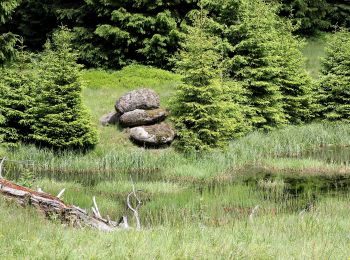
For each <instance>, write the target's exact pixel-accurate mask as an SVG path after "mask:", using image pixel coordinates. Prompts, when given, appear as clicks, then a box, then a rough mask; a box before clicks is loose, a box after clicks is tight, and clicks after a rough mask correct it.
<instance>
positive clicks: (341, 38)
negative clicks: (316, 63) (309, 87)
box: [319, 29, 350, 123]
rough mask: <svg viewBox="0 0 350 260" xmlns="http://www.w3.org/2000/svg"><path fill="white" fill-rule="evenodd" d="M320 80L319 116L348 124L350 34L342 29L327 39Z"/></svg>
mask: <svg viewBox="0 0 350 260" xmlns="http://www.w3.org/2000/svg"><path fill="white" fill-rule="evenodd" d="M322 65H323V68H322V77H321V80H320V93H319V103H320V105H321V106H320V116H321V118H322V119H326V120H329V121H343V122H347V123H350V32H349V31H347V30H345V29H342V30H340V31H338V32H337V33H335V34H334V35H332V36H331V37H329V38H328V45H327V47H326V56H325V58H324V60H323V64H322Z"/></svg>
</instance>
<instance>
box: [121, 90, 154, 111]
mask: <svg viewBox="0 0 350 260" xmlns="http://www.w3.org/2000/svg"><path fill="white" fill-rule="evenodd" d="M159 106H160V100H159V95H158V94H157V93H156V92H154V91H153V90H152V89H146V88H144V89H138V90H134V91H130V92H128V93H126V94H125V95H124V96H122V97H121V98H119V100H118V101H117V103H116V105H115V108H116V110H117V112H118V113H119V114H124V113H126V112H129V111H133V110H135V109H155V108H159Z"/></svg>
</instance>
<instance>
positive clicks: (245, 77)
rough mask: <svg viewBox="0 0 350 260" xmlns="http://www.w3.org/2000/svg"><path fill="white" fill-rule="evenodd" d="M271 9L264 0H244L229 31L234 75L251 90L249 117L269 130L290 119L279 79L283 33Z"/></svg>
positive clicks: (231, 64) (249, 92) (260, 127)
mask: <svg viewBox="0 0 350 260" xmlns="http://www.w3.org/2000/svg"><path fill="white" fill-rule="evenodd" d="M270 8H271V7H270V6H268V5H266V4H264V3H262V2H260V1H244V3H242V4H241V6H240V11H239V14H238V22H237V23H234V24H233V25H232V26H230V27H229V28H228V31H227V32H226V34H227V35H228V37H229V38H228V39H229V42H230V44H231V45H232V46H231V50H230V51H231V53H229V54H228V55H229V56H230V57H231V59H230V76H231V77H232V78H233V79H234V80H237V81H238V82H240V83H241V84H242V85H243V86H244V88H245V89H246V90H247V100H248V105H249V106H250V107H251V110H250V112H249V113H248V119H249V120H250V122H251V123H252V125H253V127H255V128H258V129H265V130H269V129H271V128H275V127H280V126H282V125H284V124H286V123H287V122H288V121H287V115H286V113H285V111H284V108H283V95H282V92H281V86H280V84H279V82H278V77H279V74H280V71H281V67H280V64H279V61H280V59H281V57H280V54H281V53H280V51H279V50H278V48H279V47H280V44H279V40H280V39H279V32H278V28H277V26H276V20H275V17H274V15H273V14H274V13H273V12H272V11H271V10H270Z"/></svg>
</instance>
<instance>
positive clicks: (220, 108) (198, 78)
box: [172, 10, 243, 151]
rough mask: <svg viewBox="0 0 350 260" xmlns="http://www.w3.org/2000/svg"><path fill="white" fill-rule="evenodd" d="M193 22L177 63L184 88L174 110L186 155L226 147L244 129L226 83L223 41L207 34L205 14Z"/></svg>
mask: <svg viewBox="0 0 350 260" xmlns="http://www.w3.org/2000/svg"><path fill="white" fill-rule="evenodd" d="M193 19H194V20H193V26H192V27H187V34H186V40H185V43H184V44H183V46H182V50H181V51H180V53H179V56H178V60H177V62H176V68H177V71H178V72H179V73H181V74H182V75H183V84H182V85H181V86H179V88H178V90H177V92H176V97H175V99H174V100H173V106H172V114H173V120H174V122H175V125H176V128H177V130H178V137H179V140H178V142H177V147H178V148H179V149H181V150H183V151H193V150H194V151H203V150H209V149H211V148H216V147H224V146H225V145H226V144H227V141H228V140H229V139H230V138H234V137H235V136H236V135H237V134H238V133H237V132H239V131H241V130H242V129H241V127H242V125H243V123H242V121H243V116H242V113H241V112H240V111H241V109H240V107H239V105H237V104H236V103H234V102H232V98H231V97H230V93H229V91H228V90H230V88H228V87H227V86H226V85H225V83H224V81H223V73H224V71H223V68H222V66H221V63H222V56H221V54H220V52H218V50H217V46H218V45H220V41H219V39H218V38H216V37H213V36H210V35H209V34H208V33H207V32H206V29H207V28H206V26H207V24H208V22H209V21H208V20H209V19H208V18H207V16H206V15H205V13H204V11H203V10H202V11H201V12H200V13H197V14H195V15H194V18H193ZM236 86H237V85H236ZM237 88H238V87H237ZM231 91H232V88H231ZM231 94H232V93H231Z"/></svg>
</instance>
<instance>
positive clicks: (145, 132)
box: [130, 123, 175, 147]
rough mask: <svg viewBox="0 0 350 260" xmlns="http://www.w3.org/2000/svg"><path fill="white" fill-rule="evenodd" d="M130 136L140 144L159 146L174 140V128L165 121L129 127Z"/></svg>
mask: <svg viewBox="0 0 350 260" xmlns="http://www.w3.org/2000/svg"><path fill="white" fill-rule="evenodd" d="M130 138H131V140H133V141H134V142H135V143H137V144H140V145H145V146H152V147H159V146H163V145H167V144H171V143H172V142H173V141H174V138H175V130H174V129H173V128H172V127H171V126H170V125H169V124H166V123H161V124H156V125H150V126H138V127H134V128H131V129H130Z"/></svg>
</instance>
